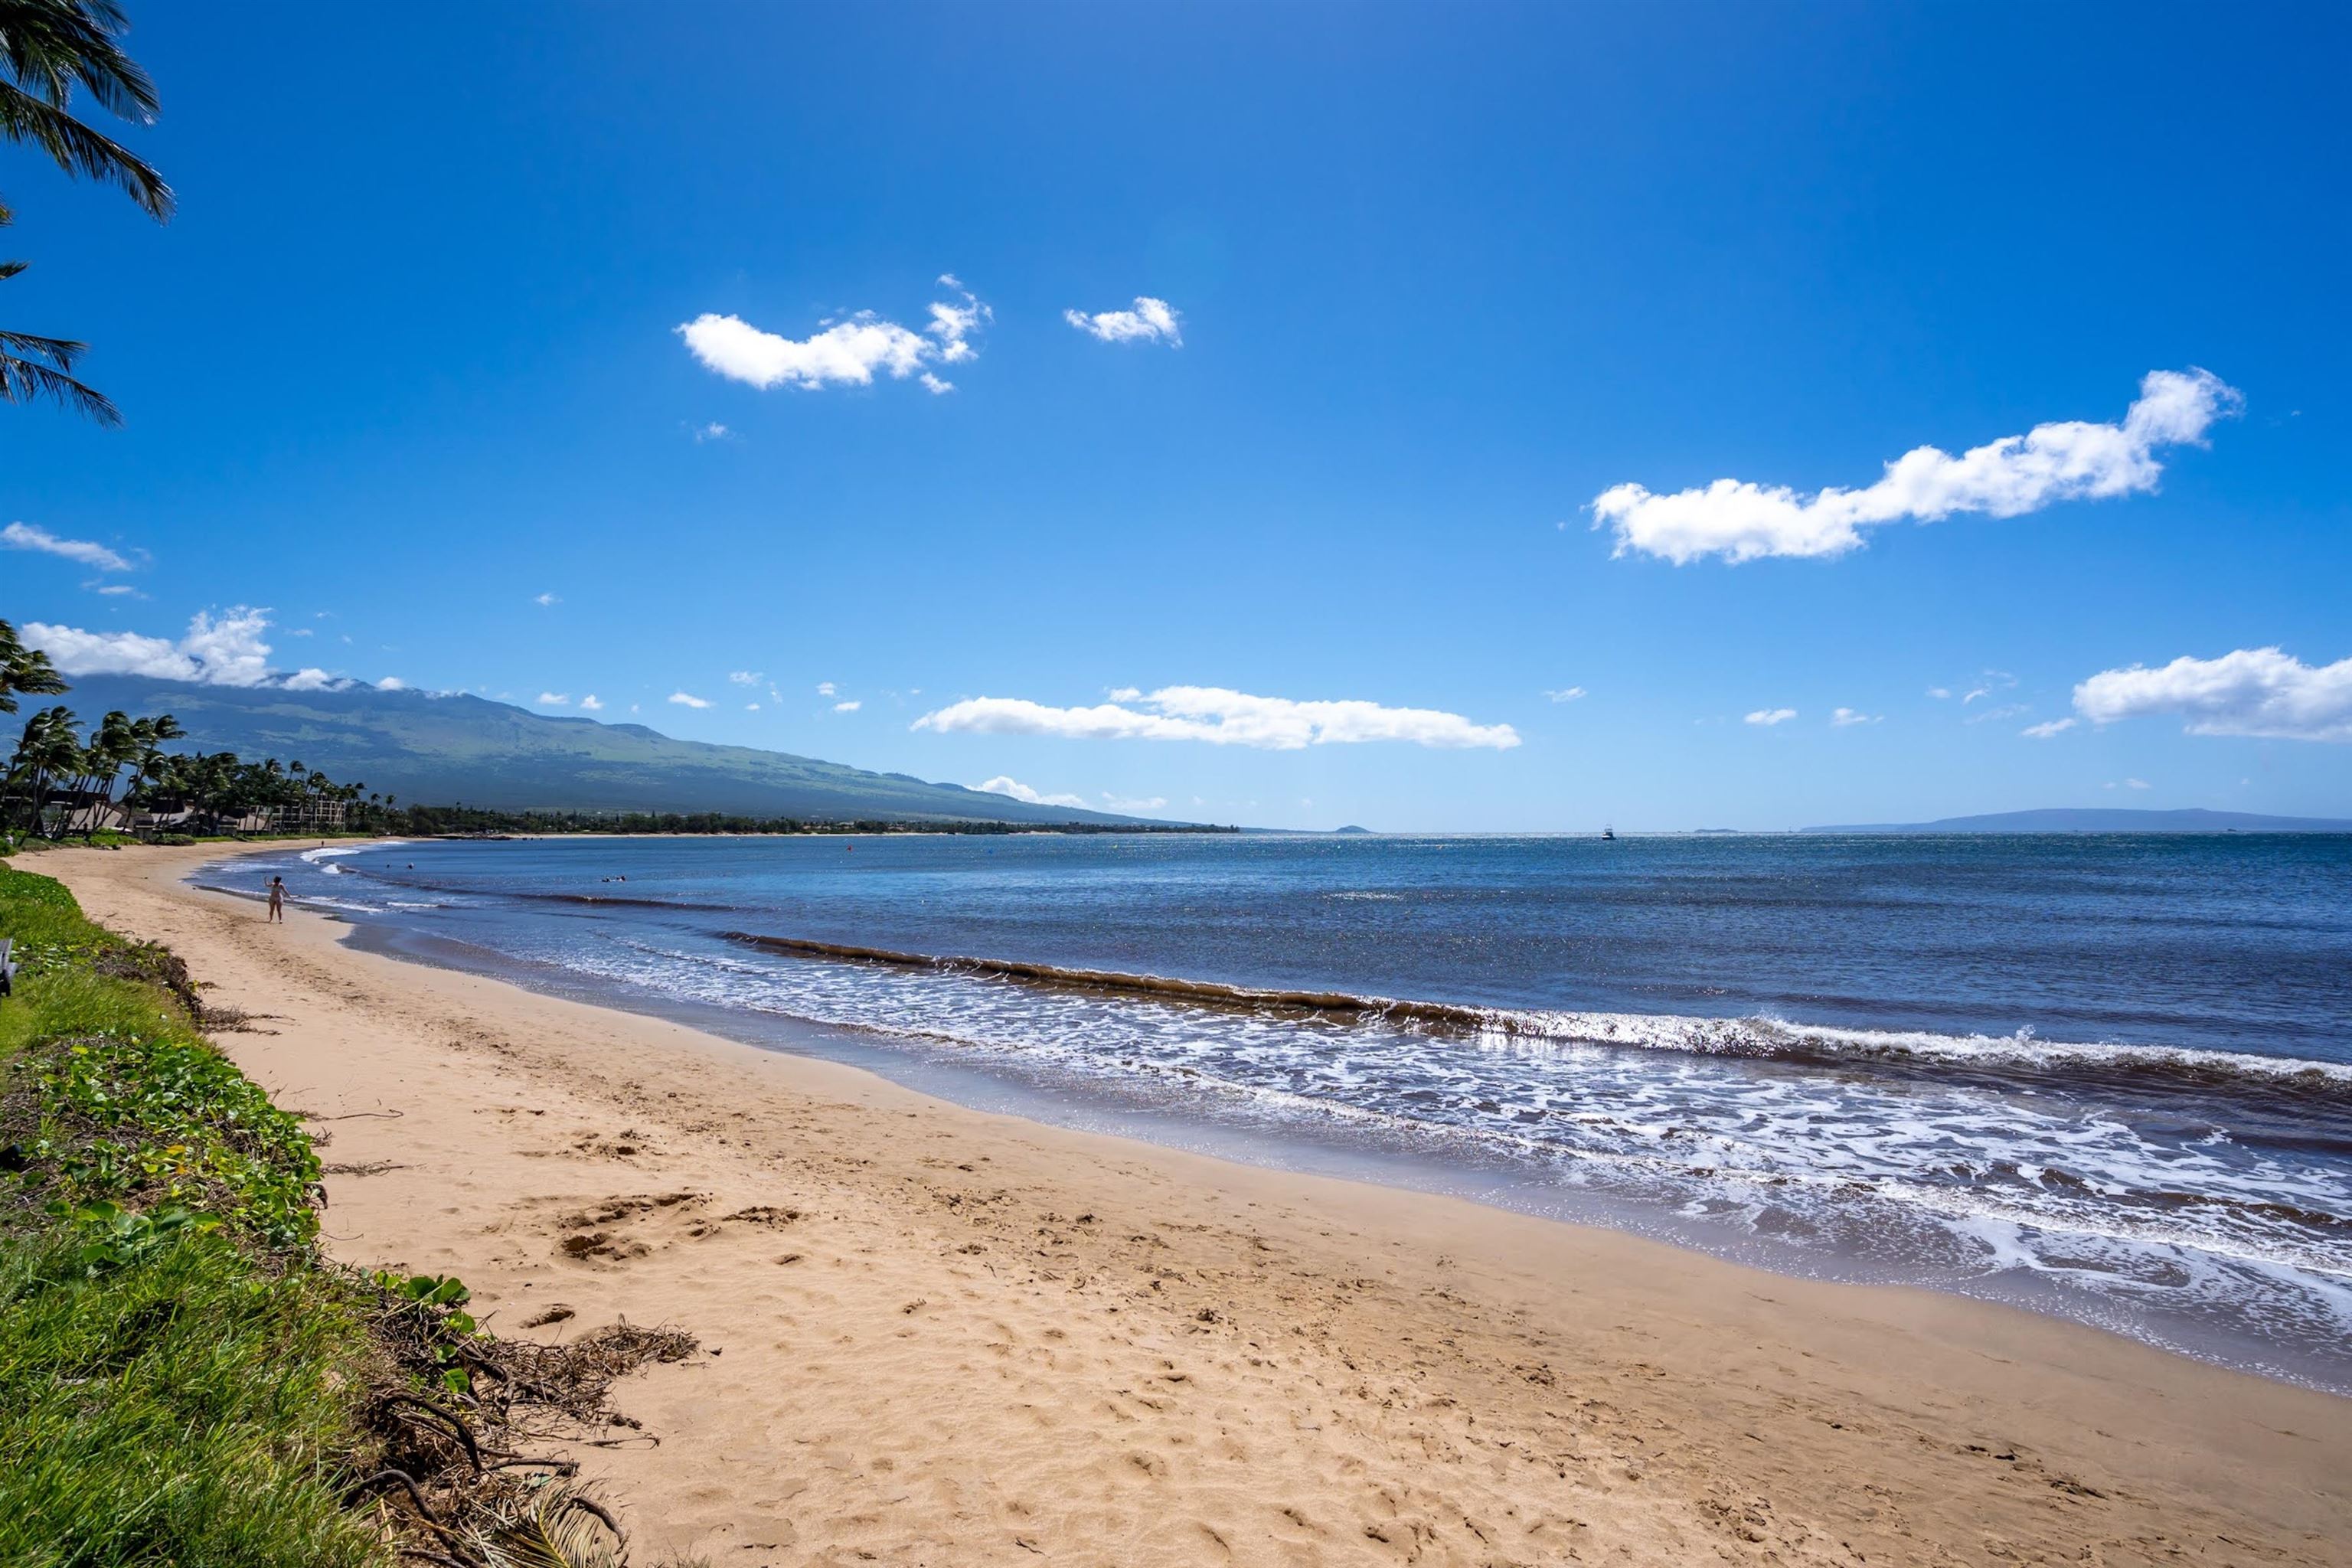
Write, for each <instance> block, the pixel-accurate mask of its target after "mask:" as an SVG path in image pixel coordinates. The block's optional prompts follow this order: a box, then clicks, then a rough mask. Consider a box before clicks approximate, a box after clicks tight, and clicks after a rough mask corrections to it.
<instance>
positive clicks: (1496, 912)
mask: <svg viewBox="0 0 2352 1568" xmlns="http://www.w3.org/2000/svg"><path fill="white" fill-rule="evenodd" d="M273 871H275V872H282V873H283V874H284V875H285V876H286V877H287V879H288V882H289V886H290V887H291V888H292V889H293V890H294V893H295V896H296V898H297V899H298V900H302V901H307V902H311V903H314V904H317V905H320V906H321V907H325V908H329V909H332V910H338V911H340V912H341V913H342V914H344V915H345V916H346V918H349V919H352V920H353V921H356V922H359V923H361V924H362V925H363V926H364V927H366V928H367V931H366V935H365V940H367V941H369V942H373V944H375V945H378V946H381V947H383V948H386V949H389V950H391V951H394V952H404V953H406V954H408V955H410V956H415V957H422V958H425V959H428V960H430V961H434V962H441V963H458V964H464V965H467V966H471V967H477V968H482V969H486V970H488V971H491V972H494V973H503V974H507V975H509V976H510V977H512V978H516V979H518V980H520V981H521V982H522V983H524V984H533V985H538V986H541V987H543V988H547V989H552V990H558V991H563V992H567V993H570V994H581V995H586V996H590V997H593V998H595V999H599V1000H604V1001H609V1002H613V1003H615V1004H617V1005H626V1006H632V1007H635V1008H638V1009H640V1010H652V1011H665V1012H671V1013H676V1014H680V1015H682V1016H691V1017H693V1019H694V1020H695V1021H696V1022H698V1023H700V1024H703V1025H705V1026H715V1027H719V1028H721V1029H724V1030H727V1031H728V1032H730V1033H734V1034H737V1035H739V1036H740V1037H744V1038H749V1039H752V1040H754V1041H757V1042H761V1043H767V1044H773V1045H778V1046H782V1047H786V1048H793V1049H804V1050H817V1051H823V1052H825V1053H827V1054H834V1055H842V1056H846V1057H848V1058H851V1059H855V1060H857V1061H859V1062H860V1063H861V1065H866V1066H868V1067H873V1068H877V1069H878V1070H882V1071H884V1072H886V1073H890V1074H893V1075H894V1076H898V1077H901V1078H904V1079H908V1081H913V1082H916V1083H918V1084H919V1085H920V1086H921V1087H925V1088H928V1089H933V1090H934V1091H938V1092H945V1093H948V1094H950V1095H951V1096H957V1097H960V1098H965V1099H970V1100H981V1101H984V1102H988V1103H992V1104H999V1105H1009V1106H1011V1107H1012V1108H1013V1109H1019V1110H1026V1111H1029V1112H1030V1113H1032V1114H1037V1115H1043V1116H1046V1117H1050V1118H1052V1119H1055V1120H1060V1121H1072V1122H1076V1123H1079V1124H1084V1125H1095V1126H1109V1127H1116V1128H1119V1129H1121V1130H1125V1131H1140V1132H1142V1133H1143V1134H1145V1135H1149V1136H1155V1137H1163V1138H1168V1139H1171V1140H1172V1141H1176V1142H1189V1143H1193V1144H1195V1145H1197V1146H1202V1147H1211V1148H1217V1149H1220V1150H1222V1151H1223V1152H1234V1153H1239V1154H1241V1155H1242V1156H1243V1157H1245V1158H1252V1159H1259V1160H1268V1161H1274V1162H1277V1163H1297V1164H1302V1165H1312V1166H1314V1167H1316V1168H1323V1169H1329V1168H1341V1169H1346V1170H1349V1171H1350V1172H1351V1173H1359V1174H1363V1175H1367V1176H1370V1177H1372V1178H1374V1179H1388V1180H1396V1181H1402V1182H1409V1183H1412V1184H1423V1185H1435V1186H1440V1187H1444V1188H1445V1189H1447V1190H1453V1191H1458V1192H1463V1193H1465V1194H1469V1195H1473V1196H1477V1197H1481V1198H1484V1199H1486V1201H1490V1202H1496V1203H1502V1204H1507V1205H1512V1206H1517V1207H1523V1208H1528V1209H1533V1210H1536V1211H1538V1212H1543V1213H1549V1214H1556V1215H1561V1216H1564V1217H1571V1218H1577V1219H1583V1220H1589V1221H1597V1222H1599V1223H1603V1224H1609V1225H1614V1226H1620V1227H1622V1228H1627V1229H1632V1230H1637V1231H1641V1232H1643V1233H1646V1234H1651V1235H1655V1236H1660V1237H1668V1238H1671V1239H1674V1240H1676V1241H1680V1242H1683V1243H1685V1244H1686V1245H1692V1246H1697V1247H1706V1248H1708V1249H1710V1250H1714V1251H1717V1252H1721V1253H1724V1254H1726V1255H1727V1256H1732V1257H1736V1258H1741V1259H1743V1260H1745V1261H1749V1262H1754V1263H1759V1264H1763V1265H1766V1266H1768V1267H1772V1268H1780V1269H1783V1270H1787V1271H1791V1272H1800V1273H1809V1274H1822V1275H1832V1276H1838V1277H1845V1278H1854V1279H1872V1280H1882V1281H1885V1280H1893V1281H1902V1282H1908V1283H1916V1284H1919V1285H1924V1286H1928V1287H1931V1288H1936V1289H1948V1290H1955V1291H1960V1292H1964V1293H1969V1294H1974V1295H1980V1296H1988V1297H1992V1298H1997V1299H2001V1300H2011V1301H2016V1302H2020V1303H2022V1304H2025V1305H2028V1306H2032V1307H2034V1308H2036V1309H2038V1310H2047V1311H2054V1312H2058V1313H2062V1314H2064V1315H2067V1316H2071V1317H2074V1318H2078V1319H2081V1320H2084V1321H2090V1322H2094V1323H2097V1324H2100V1325H2102V1326H2105V1327H2107V1328H2111V1329H2115V1330H2116V1331H2122V1332H2126V1333H2130V1334H2133V1335H2135V1336H2137V1337H2139V1338H2142V1339H2145V1340H2147V1341H2150V1342H2156V1343H2159V1344H2164V1345H2168V1346H2171V1347H2173V1348H2176V1349H2179V1350H2183V1351H2186V1352H2190V1353H2196V1354H2200V1355H2204V1356H2208V1357H2211V1358H2214V1359H2219V1360H2222V1361H2225V1362H2228V1363H2232V1364H2237V1365H2242V1366H2247V1367H2251V1368H2255V1369H2258V1370H2262V1371H2264V1372H2268V1373H2272V1374H2273V1375H2278V1376H2284V1377H2290V1378H2294V1379H2296V1380H2298V1381H2303V1382H2308V1383H2312V1384H2317V1385H2319V1386H2323V1387H2327V1388H2332V1389H2335V1390H2337V1391H2339V1392H2347V1393H2352V1349H2347V1346H2352V837H2315V836H2279V837H2270V836H2237V835H2231V836H2219V837H2176V836H2147V837H2137V836H2082V837H2074V836H2017V837H2006V836H2003V837H1993V836H1956V837H1702V838H1687V837H1674V838H1646V837H1636V838H1625V839H1619V840H1615V841H1610V842H1604V841H1601V840H1598V839H1593V838H1562V837H1363V838H1359V837H1334V838H1325V837H1285V836H1255V835H1253V836H1241V837H1048V836H1034V837H1030V836H1024V837H911V836H909V837H881V838H874V837H865V838H856V839H846V838H838V837H813V838H745V839H702V838H684V839H553V840H515V841H504V842H488V843H484V842H472V843H451V842H437V841H436V842H415V843H409V844H403V845H400V846H397V847H390V848H370V849H364V850H358V851H353V850H348V849H342V848H330V849H320V850H311V851H309V852H307V853H299V854H298V853H296V852H294V851H290V850H289V851H279V852H274V853H272V854H270V855H268V856H263V857H257V858H246V859H241V860H238V861H235V862H229V863H226V864H224V865H222V866H220V867H215V868H210V869H209V870H208V872H207V873H206V874H205V876H204V877H203V878H202V879H204V880H205V881H207V882H210V883H213V884H215V885H220V886H233V887H236V888H238V889H244V890H250V889H253V888H254V887H256V886H257V885H258V883H259V882H260V881H263V880H266V879H267V878H268V875H270V874H271V873H272V872H273ZM753 939H782V941H783V942H789V943H793V944H809V945H800V946H794V947H791V948H783V947H780V946H779V945H778V944H777V942H774V941H771V942H769V944H768V945H766V946H762V945H761V944H760V942H758V941H756V940H753ZM821 944H835V945H839V946H847V947H853V948H856V949H860V950H874V951H876V952H887V953H888V954H892V955H897V956H895V957H894V958H891V959H889V960H888V961H877V959H873V958H865V957H856V956H849V955H844V954H841V953H837V952H824V951H822V945H821ZM917 960H929V961H931V962H917ZM947 961H961V962H947ZM1007 966H1014V968H1017V970H1018V972H1017V973H1016V972H1013V968H1008V967H1007ZM1055 972H1059V973H1055ZM1145 975H1149V976H1159V977H1165V978H1167V979H1171V980H1174V981H1180V982H1182V983H1184V984H1181V985H1174V986H1161V987H1156V988H1150V989H1146V988H1142V987H1139V986H1136V985H1133V984H1129V983H1127V982H1125V981H1122V980H1120V979H1119V978H1118V977H1120V976H1145ZM1267 991H1271V992H1277V993H1283V994H1282V995H1279V996H1266V995H1261V994H1251V993H1254V992H1267ZM1302 993H1312V994H1316V995H1315V996H1314V997H1310V996H1306V995H1302ZM1317 997H1320V998H1322V999H1321V1000H1317V999H1316V998H1317ZM1344 998H1357V999H1364V1000H1365V1001H1370V1000H1371V999H1387V1000H1390V1001H1393V1002H1397V1003H1402V1004H1409V1005H1403V1006H1391V1007H1383V1006H1380V1005H1349V1004H1346V1003H1345V1002H1344V1001H1343V1000H1341V999H1344ZM843 1042H848V1043H847V1044H843ZM1335 1162H1336V1165H1335Z"/></svg>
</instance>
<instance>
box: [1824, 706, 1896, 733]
mask: <svg viewBox="0 0 2352 1568" xmlns="http://www.w3.org/2000/svg"><path fill="white" fill-rule="evenodd" d="M1885 717H1886V715H1885V714H1884V713H1863V712H1858V711H1856V710H1853V709H1852V708H1840V709H1838V710H1835V711H1834V712H1832V713H1831V715H1830V724H1831V726H1832V728H1833V729H1839V730H1848V729H1852V728H1853V726H1854V725H1856V724H1875V723H1877V722H1878V721H1880V720H1882V719H1884V718H1885Z"/></svg>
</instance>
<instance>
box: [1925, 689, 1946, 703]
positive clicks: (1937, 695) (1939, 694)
mask: <svg viewBox="0 0 2352 1568" xmlns="http://www.w3.org/2000/svg"><path fill="white" fill-rule="evenodd" d="M1927 695H1928V696H1930V697H1932V698H1934V699H1935V700H1937V701H1938V702H1942V701H1945V700H1948V698H1949V697H1950V696H1951V695H1952V689H1951V688H1950V687H1948V686H1931V687H1929V688H1927Z"/></svg>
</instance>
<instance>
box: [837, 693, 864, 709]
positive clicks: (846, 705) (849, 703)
mask: <svg viewBox="0 0 2352 1568" xmlns="http://www.w3.org/2000/svg"><path fill="white" fill-rule="evenodd" d="M865 706H866V704H865V703H863V702H861V701H859V700H857V699H856V698H855V697H852V698H850V699H849V700H846V701H844V702H836V703H835V704H834V705H833V710H834V711H835V712H836V713H855V712H856V711H857V710H859V709H860V708H863V707H865Z"/></svg>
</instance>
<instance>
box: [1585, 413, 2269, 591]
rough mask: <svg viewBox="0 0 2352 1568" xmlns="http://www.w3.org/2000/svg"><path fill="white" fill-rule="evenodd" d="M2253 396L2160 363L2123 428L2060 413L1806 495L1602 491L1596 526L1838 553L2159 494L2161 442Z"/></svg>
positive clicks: (1644, 542) (1694, 549) (1668, 548)
mask: <svg viewBox="0 0 2352 1568" xmlns="http://www.w3.org/2000/svg"><path fill="white" fill-rule="evenodd" d="M2243 402H2244V399H2243V397H2242V396H2241V395H2240V394H2239V393H2238V392H2237V390H2236V389H2235V388H2233V387H2231V386H2230V385H2228V384H2225V383H2224V382H2222V381H2221V378H2220V377H2218V376H2216V375H2213V374H2211V373H2210V372H2208V371H2202V370H2193V369H2192V370H2188V371H2173V370H2154V371H2150V372H2148V374H2147V375H2146V376H2145V377H2143V378H2142V379H2141V381H2140V393H2139V397H2138V400H2137V401H2136V402H2135V403H2133V404H2132V405H2131V407H2130V408H2129V409H2128V410H2127V411H2126V413H2125V415H2124V417H2123V421H2122V423H2121V424H2116V425H2095V424H2092V423H2089V422H2088V421H2085V420H2080V419H2069V420H2061V421H2057V422H2054V423H2052V424H2047V425H2037V426H2034V427H2033V428H2032V430H2029V431H2027V432H2026V433H2025V434H2024V435H2022V436H2005V437H2001V438H2000V440H1998V441H1991V442H1988V443H1987V444H1986V445H1984V446H1981V447H1971V448H1970V449H1969V450H1968V451H1967V452H1964V453H1962V454H1961V455H1960V456H1959V457H1957V458H1955V457H1953V456H1952V455H1951V454H1950V453H1949V452H1946V451H1943V450H1941V449H1940V448H1938V447H1916V448H1914V449H1913V450H1912V451H1909V452H1906V453H1905V454H1904V455H1903V456H1902V457H1900V458H1896V459H1895V461H1893V462H1891V463H1889V464H1887V465H1886V469H1885V474H1884V475H1883V476H1882V477H1881V478H1880V479H1879V480H1878V482H1877V483H1875V484H1873V485H1868V486H1865V487H1864V488H1863V489H1837V488H1835V487H1832V488H1831V489H1824V490H1821V491H1818V492H1816V493H1814V494H1812V495H1810V496H1808V495H1801V494H1799V493H1798V492H1797V491H1796V490H1794V489H1790V488H1789V487H1787V486H1785V485H1759V484H1756V483H1753V482H1751V481H1748V480H1744V479H1717V480H1716V481H1715V482H1714V483H1713V484H1711V485H1708V486H1706V488H1705V489H1686V490H1678V491H1676V492H1675V493H1674V494H1672V495H1654V494H1652V493H1651V492H1650V491H1649V490H1647V489H1643V487H1642V486H1640V485H1637V484H1622V485H1616V486H1613V487H1612V488H1611V489H1606V490H1603V491H1602V492H1601V494H1600V495H1599V496H1598V497H1596V498H1595V499H1594V500H1593V502H1592V509H1591V510H1592V515H1593V526H1594V527H1595V528H1600V527H1603V526H1606V527H1608V528H1611V529H1612V530H1614V531H1615V532H1616V535H1617V548H1616V551H1615V553H1616V554H1619V555H1623V554H1625V553H1627V552H1631V551H1638V552H1642V553H1643V554H1647V555H1655V556H1658V557H1660V558H1662V559H1664V560H1667V561H1671V562H1673V563H1675V564H1676V565H1678V566H1679V565H1684V564H1686V563H1689V562H1693V561H1697V560H1701V559H1703V558H1705V557H1706V556H1710V555H1715V556H1720V557H1721V558H1722V559H1724V560H1725V561H1727V562H1735V563H1736V562H1741V561H1753V560H1756V559H1758V558H1759V557H1761V556H1767V555H1793V556H1832V555H1843V554H1844V553H1845V552H1848V551H1850V550H1858V549H1860V548H1861V547H1862V544H1863V533H1862V531H1863V530H1864V529H1865V528H1869V527H1874V526H1875V525H1877V524H1881V523H1887V522H1895V521H1900V520H1902V519H1905V518H1911V519H1915V520H1916V521H1920V522H1934V521H1938V520H1939V519H1942V518H1947V517H1950V516H1951V515H1953V514H1954V513H1955V512H1982V513H1984V514H1986V515H1988V516H1990V517H2016V516H2019V515H2021V513H2024V512H2029V511H2035V510H2040V509H2041V508H2042V507H2045V506H2049V505H2052V504H2053V503H2054V502H2057V501H2063V500H2101V499H2104V498H2106V497H2110V496H2121V495H2130V494H2132V493H2134V492H2136V491H2142V490H2152V489H2156V484H2157V479H2158V476H2159V475H2160V474H2162V473H2163V471H2164V469H2163V465H2161V464H2160V463H2158V461H2157V459H2156V452H2157V450H2158V448H2159V447H2175V446H2181V445H2198V446H2201V445H2203V444H2204V439H2205V432H2206V430H2207V428H2208V427H2209V426H2211V425H2212V423H2213V421H2214V420H2216V419H2219V418H2222V417H2224V416H2229V415H2232V414H2235V413H2236V412H2237V411H2238V409H2239V407H2240V406H2241V405H2242V403H2243Z"/></svg>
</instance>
